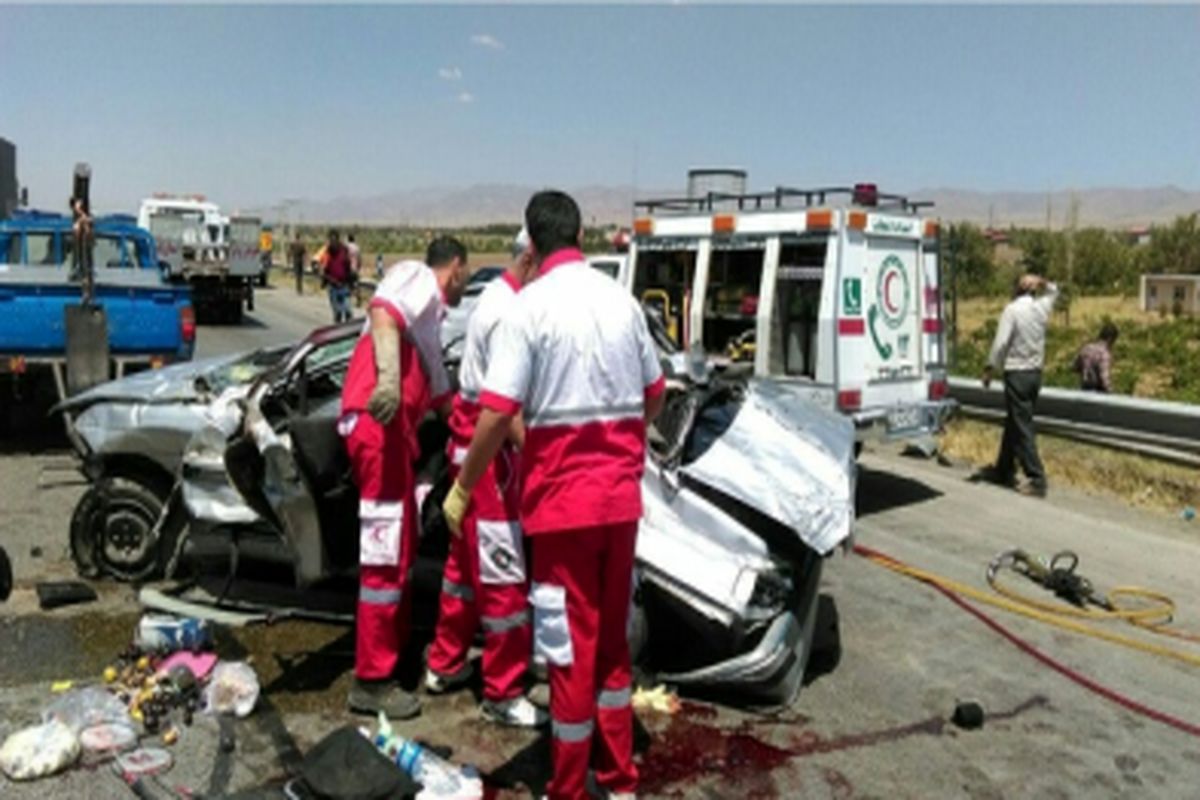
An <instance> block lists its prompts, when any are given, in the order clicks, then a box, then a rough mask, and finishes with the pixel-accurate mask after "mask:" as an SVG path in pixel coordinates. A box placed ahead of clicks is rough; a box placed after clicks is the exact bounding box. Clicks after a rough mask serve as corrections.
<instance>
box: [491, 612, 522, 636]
mask: <svg viewBox="0 0 1200 800" xmlns="http://www.w3.org/2000/svg"><path fill="white" fill-rule="evenodd" d="M479 624H480V625H482V626H483V630H484V631H485V632H486V633H506V632H508V631H511V630H514V629H515V628H520V627H521V626H522V625H528V624H529V612H528V611H518V612H517V613H515V614H509V615H508V616H506V617H480V619H479Z"/></svg>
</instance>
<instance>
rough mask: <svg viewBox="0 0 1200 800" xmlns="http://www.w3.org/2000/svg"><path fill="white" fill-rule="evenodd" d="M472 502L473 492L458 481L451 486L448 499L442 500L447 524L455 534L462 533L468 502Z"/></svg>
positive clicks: (459, 534) (443, 513) (447, 495)
mask: <svg viewBox="0 0 1200 800" xmlns="http://www.w3.org/2000/svg"><path fill="white" fill-rule="evenodd" d="M470 502H471V493H470V492H468V491H467V490H466V489H465V488H463V485H462V484H461V483H459V482H458V481H455V482H454V485H453V486H451V487H450V491H449V492H448V493H447V494H446V499H445V500H444V501H443V502H442V515H443V516H444V517H445V518H446V526H447V527H449V528H450V533H451V534H453V535H454V536H461V535H462V521H463V517H465V516H466V515H467V504H468V503H470Z"/></svg>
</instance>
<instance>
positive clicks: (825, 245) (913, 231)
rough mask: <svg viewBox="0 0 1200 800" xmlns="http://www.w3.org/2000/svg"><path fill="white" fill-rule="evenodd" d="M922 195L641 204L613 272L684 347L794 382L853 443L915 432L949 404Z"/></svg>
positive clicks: (801, 195)
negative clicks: (843, 419) (843, 421)
mask: <svg viewBox="0 0 1200 800" xmlns="http://www.w3.org/2000/svg"><path fill="white" fill-rule="evenodd" d="M926 205H928V204H922V203H915V202H910V201H909V200H908V199H907V198H904V197H899V196H895V195H885V194H881V193H880V192H878V190H877V189H876V187H875V186H874V185H873V184H858V185H856V186H854V187H852V188H822V189H793V188H783V187H781V188H776V189H774V190H771V191H768V192H759V193H745V192H731V193H724V192H711V191H710V192H707V193H705V194H703V195H702V196H694V195H693V196H689V197H685V198H667V199H659V200H646V201H641V202H638V203H636V204H635V213H636V215H637V216H636V219H635V222H634V237H633V241H632V243H631V245H630V248H629V255H628V259H629V262H628V268H627V269H624V270H621V271H620V276H621V279H622V280H623V282H624V283H625V285H626V286H627V287H628V288H629V289H630V290H631V291H632V292H633V293H634V295H635V296H636V297H637V298H638V299H639V300H641V301H642V302H643V303H644V304H647V305H650V306H652V307H654V308H655V309H656V310H657V311H658V312H659V313H660V314H661V316H662V319H663V321H664V323H665V326H666V329H667V333H668V335H669V336H671V338H673V339H674V341H675V343H676V344H677V345H678V346H680V347H681V348H684V349H686V350H687V351H689V352H690V353H693V354H696V353H703V354H704V355H705V357H706V358H708V359H709V360H710V361H715V362H717V363H718V365H719V366H723V367H725V368H727V369H742V370H748V371H752V374H753V375H754V376H755V377H764V378H770V379H772V380H776V381H787V382H789V383H794V384H795V385H796V386H797V387H800V388H802V390H804V391H805V392H806V394H808V396H809V397H810V398H811V399H812V400H813V401H815V402H817V403H818V404H820V405H823V406H826V407H829V408H833V409H836V410H838V411H840V412H841V413H843V414H846V415H848V416H849V417H850V418H851V419H852V420H853V421H854V423H855V427H856V430H857V439H858V441H859V443H861V442H862V441H863V440H865V439H867V438H884V439H890V440H914V441H915V440H918V439H924V438H926V437H928V436H929V435H930V434H931V433H934V432H936V431H938V430H939V429H940V428H941V426H942V424H943V422H944V421H945V419H946V417H947V416H948V414H949V412H950V410H951V408H952V406H953V402H952V401H950V400H949V399H948V398H947V396H946V395H947V391H946V390H947V383H946V369H945V342H944V336H943V324H942V320H943V311H942V303H941V293H940V290H939V287H940V285H941V275H940V266H939V260H938V223H937V221H936V220H935V219H933V218H929V217H926V216H923V215H922V213H921V212H922V208H923V207H924V206H926Z"/></svg>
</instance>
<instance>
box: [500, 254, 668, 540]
mask: <svg viewBox="0 0 1200 800" xmlns="http://www.w3.org/2000/svg"><path fill="white" fill-rule="evenodd" d="M663 387H664V383H663V377H662V370H661V368H660V366H659V362H658V356H657V353H656V351H655V348H654V343H653V341H652V340H651V338H650V333H649V331H648V330H647V328H646V318H645V315H644V313H643V311H642V309H641V307H640V306H639V305H638V304H637V302H636V301H635V300H634V299H633V297H632V296H631V295H630V294H629V293H628V292H627V291H625V290H624V289H622V288H621V286H620V284H618V283H616V282H615V281H613V280H612V279H611V278H609V277H608V276H607V275H605V274H603V273H601V272H599V271H597V270H594V269H592V268H591V267H589V266H588V264H587V262H586V261H585V260H584V258H583V254H582V253H580V252H579V251H578V250H574V249H569V250H561V251H559V252H557V253H554V254H552V255H551V256H550V257H549V258H547V259H546V260H545V261H544V262H543V264H542V267H541V270H540V273H539V277H538V278H537V279H536V280H534V281H533V282H532V283H530V284H529V285H527V286H525V287H524V288H523V289H522V290H521V292H520V294H518V295H517V299H516V302H515V303H514V304H513V307H512V309H511V311H510V313H508V314H507V315H505V316H504V318H503V319H502V320H501V322H500V323H499V325H498V327H497V329H496V332H495V334H494V335H493V337H492V340H491V352H490V363H489V364H488V369H487V377H486V379H485V380H484V384H483V390H482V392H481V393H480V398H479V402H480V404H481V405H482V406H483V407H484V408H489V409H492V410H493V411H497V412H500V413H504V414H515V413H516V412H517V411H523V412H524V416H525V447H524V449H523V451H522V455H521V465H522V478H523V489H522V496H521V521H522V525H523V527H524V529H525V532H526V533H528V534H530V535H537V534H540V533H549V532H555V531H564V530H573V529H577V528H587V527H593V526H597V525H609V524H615V523H621V522H632V521H635V520H637V519H639V518H640V517H641V515H642V495H641V478H642V470H643V468H644V462H645V453H646V425H645V416H644V415H645V402H646V399H647V398H649V397H654V396H656V395H658V394H660V393H661V392H662V391H663Z"/></svg>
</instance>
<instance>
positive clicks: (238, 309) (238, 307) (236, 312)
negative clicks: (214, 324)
mask: <svg viewBox="0 0 1200 800" xmlns="http://www.w3.org/2000/svg"><path fill="white" fill-rule="evenodd" d="M226 311H227V313H228V320H229V324H230V325H241V324H242V301H241V298H238V299H237V300H234V301H233V302H231V303H229V304H228V305H227V306H226Z"/></svg>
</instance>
